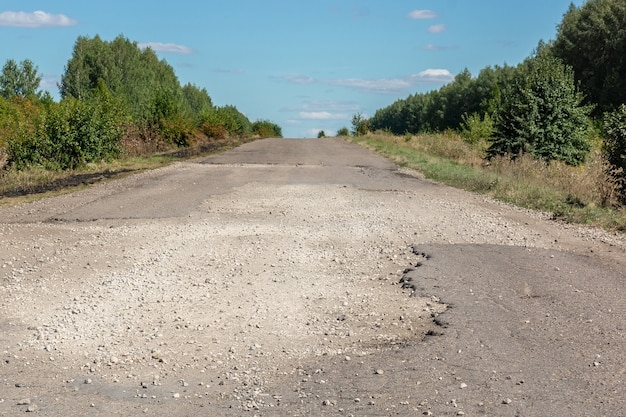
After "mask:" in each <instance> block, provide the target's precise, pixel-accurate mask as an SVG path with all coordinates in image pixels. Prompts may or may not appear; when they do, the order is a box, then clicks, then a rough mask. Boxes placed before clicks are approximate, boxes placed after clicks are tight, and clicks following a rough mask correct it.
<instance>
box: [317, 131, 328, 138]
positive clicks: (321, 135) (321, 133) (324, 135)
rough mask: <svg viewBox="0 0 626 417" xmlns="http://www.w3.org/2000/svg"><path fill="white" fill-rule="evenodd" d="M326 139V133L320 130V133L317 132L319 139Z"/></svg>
mask: <svg viewBox="0 0 626 417" xmlns="http://www.w3.org/2000/svg"><path fill="white" fill-rule="evenodd" d="M325 137H326V132H324V131H323V130H320V131H319V132H317V138H318V139H322V138H325Z"/></svg>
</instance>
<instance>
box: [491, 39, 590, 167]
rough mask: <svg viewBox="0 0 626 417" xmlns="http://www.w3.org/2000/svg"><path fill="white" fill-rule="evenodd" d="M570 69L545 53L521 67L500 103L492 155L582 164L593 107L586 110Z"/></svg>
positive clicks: (496, 114) (503, 93)
mask: <svg viewBox="0 0 626 417" xmlns="http://www.w3.org/2000/svg"><path fill="white" fill-rule="evenodd" d="M581 103H582V95H581V94H580V93H578V91H577V89H576V84H575V81H574V74H573V71H572V69H571V68H570V67H568V66H565V65H563V63H562V62H561V61H560V60H559V59H558V58H554V57H552V56H550V55H549V54H547V53H543V51H539V52H538V54H537V56H535V57H533V58H529V59H528V60H526V61H525V62H524V63H522V64H520V66H519V67H518V69H517V71H516V76H515V79H514V80H513V82H512V83H510V84H508V85H506V86H505V88H504V89H503V91H502V95H501V96H500V98H499V102H497V103H496V113H495V120H494V122H495V132H494V139H493V141H492V142H491V145H490V146H489V149H488V150H487V152H488V155H489V156H490V157H493V156H495V155H510V156H511V157H516V156H517V155H519V154H522V153H526V152H528V153H530V154H531V155H533V157H535V158H539V159H544V160H547V161H550V160H559V161H564V162H566V163H568V164H571V165H578V164H580V163H582V162H583V161H584V159H585V156H586V155H587V153H588V152H589V150H590V144H589V143H588V142H587V141H586V134H587V129H588V124H589V119H588V115H589V112H590V108H589V107H586V106H583V105H582V104H581Z"/></svg>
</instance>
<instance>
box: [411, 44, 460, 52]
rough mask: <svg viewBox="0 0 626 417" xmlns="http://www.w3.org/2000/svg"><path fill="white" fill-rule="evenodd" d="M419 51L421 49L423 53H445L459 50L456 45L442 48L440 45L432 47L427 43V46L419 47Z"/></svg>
mask: <svg viewBox="0 0 626 417" xmlns="http://www.w3.org/2000/svg"><path fill="white" fill-rule="evenodd" d="M420 49H423V50H425V51H447V50H450V49H459V47H458V46H456V45H452V46H442V45H433V44H432V43H429V44H428V45H423V46H421V47H420Z"/></svg>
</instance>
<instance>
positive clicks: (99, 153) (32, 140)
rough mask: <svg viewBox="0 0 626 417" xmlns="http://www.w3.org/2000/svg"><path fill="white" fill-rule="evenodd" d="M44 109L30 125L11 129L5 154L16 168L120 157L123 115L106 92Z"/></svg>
mask: <svg viewBox="0 0 626 417" xmlns="http://www.w3.org/2000/svg"><path fill="white" fill-rule="evenodd" d="M101 87H103V86H101ZM43 107H44V108H42V109H40V111H39V114H38V116H37V117H34V118H32V119H31V120H32V123H31V124H29V125H28V124H27V125H24V127H22V128H20V127H17V128H15V129H14V130H12V132H13V134H12V135H11V136H10V137H9V140H8V154H9V164H11V165H12V166H14V167H15V168H17V169H23V168H25V167H27V166H41V167H44V168H47V169H72V168H76V167H77V166H79V165H82V164H84V163H87V162H93V161H98V160H101V159H107V158H111V157H115V156H117V155H118V154H119V152H120V142H119V141H120V138H121V136H122V133H123V121H124V120H123V113H122V112H121V111H120V109H121V106H120V104H119V102H118V101H116V100H115V99H114V98H113V97H112V96H111V94H110V93H109V92H108V91H107V90H106V89H100V90H99V91H98V92H97V94H96V95H94V96H93V97H92V98H91V99H89V100H85V101H79V100H76V99H73V98H68V99H65V100H63V101H61V102H60V103H49V104H46V105H45V106H43ZM18 117H20V116H19V115H18Z"/></svg>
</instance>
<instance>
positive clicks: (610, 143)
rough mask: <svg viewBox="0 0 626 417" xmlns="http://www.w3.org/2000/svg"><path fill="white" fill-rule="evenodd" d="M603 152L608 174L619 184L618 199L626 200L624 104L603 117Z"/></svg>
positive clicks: (625, 112)
mask: <svg viewBox="0 0 626 417" xmlns="http://www.w3.org/2000/svg"><path fill="white" fill-rule="evenodd" d="M604 133H605V139H604V143H603V146H602V150H603V153H604V155H605V157H606V159H607V161H608V162H609V164H610V167H609V170H610V175H611V176H612V177H613V178H614V179H615V180H616V181H617V183H618V184H619V185H620V193H619V194H620V200H621V201H622V202H626V188H625V185H626V105H624V104H622V105H621V106H620V107H619V108H618V109H617V110H615V111H613V112H610V113H607V114H606V115H605V117H604Z"/></svg>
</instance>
